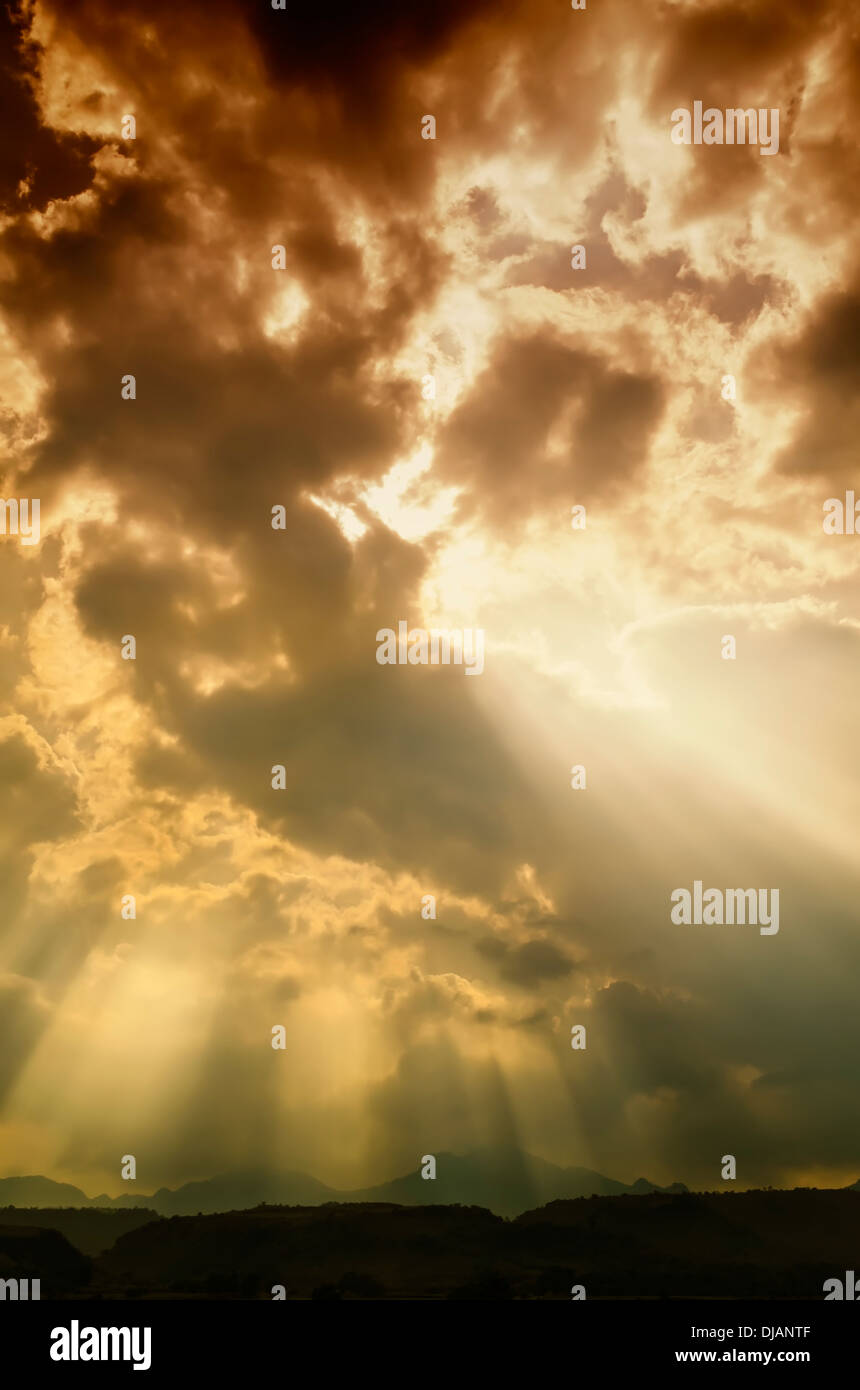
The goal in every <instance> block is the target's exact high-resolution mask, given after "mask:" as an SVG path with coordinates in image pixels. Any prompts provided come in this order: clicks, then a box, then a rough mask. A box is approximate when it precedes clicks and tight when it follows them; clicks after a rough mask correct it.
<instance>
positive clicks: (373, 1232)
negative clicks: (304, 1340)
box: [82, 1189, 860, 1299]
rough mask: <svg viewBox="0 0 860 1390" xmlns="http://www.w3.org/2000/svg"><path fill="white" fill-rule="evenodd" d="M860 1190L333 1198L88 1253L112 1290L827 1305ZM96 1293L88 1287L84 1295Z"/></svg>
mask: <svg viewBox="0 0 860 1390" xmlns="http://www.w3.org/2000/svg"><path fill="white" fill-rule="evenodd" d="M858 1250H860V1193H858V1192H855V1191H851V1190H844V1191H824V1192H821V1191H817V1190H814V1189H795V1190H794V1191H792V1192H774V1191H769V1190H768V1191H764V1192H761V1191H758V1192H742V1193H729V1192H719V1193H717V1192H711V1193H663V1192H659V1193H648V1194H642V1195H632V1194H624V1195H621V1196H608V1197H603V1196H598V1197H590V1198H580V1199H576V1200H572V1201H571V1200H567V1201H556V1202H551V1203H550V1204H549V1205H547V1206H544V1207H541V1208H538V1209H536V1210H533V1211H529V1212H525V1213H523V1214H522V1215H520V1216H518V1217H517V1218H516V1219H514V1220H506V1219H504V1218H502V1217H499V1216H497V1215H495V1214H494V1213H492V1212H490V1211H487V1210H485V1209H483V1208H481V1207H475V1206H468V1207H466V1206H456V1205H452V1206H428V1205H426V1204H421V1205H414V1206H397V1205H395V1204H392V1203H386V1202H380V1203H345V1204H340V1203H333V1204H326V1205H323V1206H316V1207H266V1206H262V1207H258V1208H256V1209H255V1210H253V1211H242V1212H229V1213H221V1214H214V1215H209V1216H195V1217H173V1218H170V1219H160V1220H157V1221H154V1222H152V1223H150V1224H149V1225H146V1226H142V1227H140V1228H138V1229H137V1230H134V1231H130V1232H129V1233H128V1234H126V1235H123V1236H121V1237H120V1238H119V1239H118V1240H117V1242H116V1244H115V1245H114V1247H113V1248H112V1249H111V1250H109V1251H106V1252H105V1253H104V1254H103V1255H101V1256H100V1257H99V1258H98V1259H96V1260H95V1261H93V1275H92V1282H91V1285H90V1286H89V1294H90V1295H91V1296H92V1295H95V1296H102V1297H132V1298H140V1297H143V1298H148V1297H162V1298H163V1297H173V1298H181V1297H190V1298H211V1297H220V1298H245V1299H248V1298H262V1299H271V1297H272V1292H271V1291H272V1288H273V1286H275V1285H283V1286H284V1288H285V1289H286V1296H287V1298H290V1299H338V1298H373V1299H381V1298H386V1299H387V1298H396V1299H440V1298H444V1299H498V1298H518V1299H542V1298H564V1299H569V1298H570V1296H571V1294H570V1290H571V1286H572V1285H573V1284H583V1285H584V1286H585V1288H586V1292H587V1296H588V1298H590V1299H595V1298H695V1297H699V1298H756V1297H759V1298H766V1299H773V1298H799V1299H808V1298H811V1299H819V1298H823V1284H824V1281H825V1279H829V1278H833V1277H834V1276H837V1277H841V1276H842V1275H843V1273H844V1271H845V1269H852V1268H855V1267H856V1266H857V1252H858ZM87 1293H88V1291H87V1289H86V1288H85V1289H83V1290H82V1296H87Z"/></svg>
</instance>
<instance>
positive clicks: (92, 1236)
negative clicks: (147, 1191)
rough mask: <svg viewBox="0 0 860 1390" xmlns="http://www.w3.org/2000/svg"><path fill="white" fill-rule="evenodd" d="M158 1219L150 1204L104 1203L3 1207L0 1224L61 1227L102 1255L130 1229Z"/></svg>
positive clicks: (82, 1246)
mask: <svg viewBox="0 0 860 1390" xmlns="http://www.w3.org/2000/svg"><path fill="white" fill-rule="evenodd" d="M156 1220H158V1212H156V1211H151V1210H147V1208H146V1207H141V1208H140V1209H139V1210H131V1211H124V1210H122V1209H120V1208H110V1209H109V1210H105V1208H104V1207H0V1226H5V1227H12V1226H30V1227H40V1228H42V1229H44V1230H51V1231H59V1232H60V1234H61V1235H63V1236H65V1238H66V1240H67V1241H69V1243H70V1244H71V1245H74V1246H75V1248H76V1249H77V1250H80V1251H81V1252H82V1253H83V1254H84V1255H100V1254H101V1252H102V1251H103V1250H109V1249H110V1247H111V1246H112V1245H113V1243H114V1241H115V1240H117V1239H118V1237H119V1236H122V1235H125V1233H126V1231H133V1230H135V1229H136V1228H137V1227H138V1226H145V1225H146V1224H147V1222H149V1221H156Z"/></svg>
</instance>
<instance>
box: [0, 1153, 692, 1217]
mask: <svg viewBox="0 0 860 1390" xmlns="http://www.w3.org/2000/svg"><path fill="white" fill-rule="evenodd" d="M436 1163H437V1176H436V1178H435V1180H433V1181H429V1180H425V1179H423V1178H422V1177H421V1174H420V1171H419V1169H418V1168H417V1167H416V1169H415V1170H414V1171H413V1172H412V1173H408V1174H406V1175H405V1176H404V1177H400V1178H395V1179H394V1180H393V1181H391V1182H385V1183H380V1184H378V1185H376V1186H372V1187H365V1188H360V1189H358V1190H355V1191H337V1190H336V1189H334V1188H331V1187H327V1186H326V1185H325V1183H321V1182H319V1181H318V1180H317V1179H316V1178H313V1177H310V1176H309V1175H308V1174H306V1173H298V1172H285V1173H273V1172H268V1171H265V1170H262V1169H256V1170H255V1169H251V1170H248V1171H246V1172H240V1173H232V1174H225V1175H223V1176H218V1177H214V1178H208V1179H204V1180H203V1181H200V1182H189V1183H185V1184H184V1185H183V1186H182V1187H179V1188H177V1189H176V1190H175V1191H172V1190H171V1189H170V1188H167V1187H162V1188H159V1189H158V1191H157V1192H155V1193H152V1194H149V1195H147V1194H145V1193H141V1192H138V1191H136V1190H135V1189H134V1188H132V1189H131V1190H130V1191H129V1192H127V1193H125V1192H124V1193H122V1194H121V1195H120V1196H119V1197H107V1196H105V1195H104V1194H103V1193H102V1194H101V1195H100V1196H98V1197H94V1198H89V1197H87V1196H86V1195H85V1194H84V1193H83V1192H81V1191H80V1189H79V1188H77V1187H71V1186H70V1185H68V1184H65V1183H52V1182H51V1180H50V1179H49V1178H43V1177H32V1178H0V1205H7V1204H8V1205H14V1206H16V1207H68V1206H74V1207H104V1208H122V1209H125V1210H130V1209H140V1208H147V1209H151V1210H152V1211H156V1212H158V1213H159V1215H161V1216H193V1215H196V1214H197V1213H198V1212H203V1213H209V1212H218V1211H236V1210H241V1209H244V1208H248V1207H254V1206H257V1205H259V1204H260V1203H261V1202H267V1203H269V1204H270V1205H273V1204H280V1205H283V1206H318V1205H320V1204H322V1203H323V1202H397V1203H400V1204H404V1205H413V1204H414V1205H425V1206H426V1205H439V1204H440V1203H459V1204H461V1205H465V1206H470V1205H479V1206H483V1207H489V1208H490V1210H492V1211H495V1212H497V1213H498V1214H499V1215H501V1216H516V1215H517V1214H518V1213H519V1212H522V1211H527V1210H528V1209H529V1208H530V1207H534V1206H538V1205H540V1204H541V1203H544V1202H550V1201H554V1200H556V1199H559V1198H569V1197H587V1196H591V1195H592V1194H601V1195H604V1196H610V1195H612V1194H621V1193H623V1192H659V1191H662V1190H664V1189H661V1188H658V1187H656V1186H655V1185H654V1184H653V1183H649V1182H648V1181H647V1180H646V1179H645V1178H637V1180H636V1182H635V1183H634V1184H633V1185H632V1186H628V1185H627V1184H626V1183H623V1182H617V1181H616V1180H615V1179H613V1178H606V1177H604V1176H603V1175H602V1174H601V1173H595V1172H593V1171H592V1170H591V1169H589V1168H561V1167H559V1166H558V1165H556V1164H554V1163H548V1162H547V1161H546V1160H545V1159H542V1158H536V1157H534V1156H533V1155H532V1154H527V1153H524V1152H522V1150H520V1149H517V1148H514V1147H499V1148H495V1147H493V1148H483V1149H476V1150H474V1151H473V1152H472V1153H469V1154H466V1155H458V1154H449V1153H439V1154H437V1155H436ZM665 1190H666V1191H675V1190H679V1191H686V1188H685V1187H684V1185H683V1183H674V1184H673V1185H672V1187H671V1188H667V1189H665Z"/></svg>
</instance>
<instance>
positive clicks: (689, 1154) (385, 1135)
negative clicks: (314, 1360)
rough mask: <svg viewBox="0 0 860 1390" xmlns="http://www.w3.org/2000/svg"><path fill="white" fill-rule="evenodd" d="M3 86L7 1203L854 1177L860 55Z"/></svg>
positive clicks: (185, 60) (767, 30)
mask: <svg viewBox="0 0 860 1390" xmlns="http://www.w3.org/2000/svg"><path fill="white" fill-rule="evenodd" d="M0 55H2V57H0V111H2V115H3V128H4V131H5V132H6V139H5V140H4V142H3V150H2V154H0V427H2V465H0V478H2V484H3V497H4V499H8V498H29V499H35V498H38V499H39V500H40V511H41V520H40V536H39V540H38V544H31V545H30V544H24V543H23V540H22V537H21V536H20V535H15V534H11V533H10V534H5V535H3V536H0V658H2V659H0V785H2V788H3V791H2V797H0V885H2V898H3V913H2V918H0V1039H2V1046H0V1175H13V1174H24V1173H44V1174H45V1175H47V1176H49V1177H52V1178H55V1179H57V1180H62V1181H71V1182H75V1183H77V1184H78V1185H79V1186H81V1187H83V1188H84V1189H85V1190H86V1191H87V1192H89V1193H90V1194H91V1195H92V1194H93V1193H95V1192H99V1191H108V1192H110V1193H118V1192H120V1191H122V1190H127V1189H128V1184H127V1183H124V1182H123V1180H122V1178H121V1176H120V1173H121V1163H122V1159H123V1156H124V1155H128V1154H132V1155H134V1156H135V1158H136V1162H137V1185H138V1186H139V1188H140V1189H141V1190H142V1191H153V1190H154V1189H155V1188H156V1187H158V1186H160V1185H167V1186H171V1187H175V1186H178V1185H179V1184H180V1183H182V1182H185V1181H189V1180H192V1179H197V1178H205V1177H208V1176H211V1175H213V1174H216V1173H222V1172H226V1171H230V1170H234V1169H239V1168H248V1167H270V1168H278V1169H280V1168H288V1169H300V1170H304V1171H307V1172H310V1173H313V1174H314V1175H315V1176H316V1177H317V1178H319V1179H321V1180H322V1181H325V1182H329V1183H331V1184H333V1185H337V1186H341V1187H348V1186H360V1185H364V1184H368V1183H371V1182H381V1181H384V1180H386V1179H388V1178H391V1177H394V1176H396V1175H399V1174H401V1173H405V1172H410V1171H414V1170H415V1169H416V1168H417V1167H418V1166H419V1165H420V1162H421V1158H422V1156H423V1155H425V1154H438V1153H443V1152H457V1153H465V1152H467V1151H469V1150H470V1149H472V1148H476V1147H479V1146H488V1145H489V1146H491V1147H492V1146H494V1145H497V1146H499V1147H501V1146H506V1145H517V1146H519V1147H520V1148H522V1149H525V1150H526V1151H528V1152H530V1153H534V1154H537V1155H539V1156H542V1157H544V1158H546V1159H548V1160H551V1161H553V1162H556V1163H560V1164H563V1165H571V1166H573V1165H582V1166H585V1167H590V1168H594V1169H597V1170H599V1171H600V1172H603V1173H605V1174H607V1175H609V1176H612V1177H616V1178H619V1179H621V1180H623V1181H627V1182H629V1181H632V1180H633V1179H635V1178H636V1177H637V1176H639V1175H640V1174H645V1175H646V1176H647V1177H649V1178H650V1179H651V1180H653V1181H655V1182H660V1183H668V1182H672V1181H683V1182H686V1183H687V1184H688V1185H690V1186H697V1187H705V1188H714V1187H719V1186H723V1185H725V1184H724V1183H723V1182H722V1179H721V1165H722V1159H723V1156H724V1155H727V1154H731V1155H734V1156H735V1158H736V1163H737V1179H736V1183H737V1186H739V1187H748V1186H755V1185H760V1184H771V1185H774V1186H793V1185H795V1184H797V1183H815V1184H819V1185H822V1186H836V1185H842V1184H845V1183H849V1182H852V1181H854V1180H856V1179H857V1178H858V1177H860V1091H858V1087H857V1074H858V1061H857V1059H858V1056H860V1011H858V1009H857V1006H856V980H857V975H858V970H860V936H858V930H857V906H856V904H857V897H858V888H860V884H858V852H857V826H858V822H860V815H859V814H858V813H860V793H858V786H859V785H860V782H858V773H860V740H858V738H857V736H856V730H855V724H856V718H857V716H856V708H857V706H856V697H855V691H856V680H857V674H858V663H860V604H858V584H857V553H858V546H860V541H858V539H857V537H856V536H854V535H851V534H846V535H839V534H829V533H828V532H826V531H825V530H824V526H823V520H822V518H823V516H824V514H825V513H824V506H825V503H826V502H827V500H828V499H829V498H832V497H838V498H844V496H845V493H846V490H847V489H851V488H853V487H854V486H855V484H856V483H858V482H860V475H858V472H857V468H856V463H855V460H856V439H857V435H858V427H860V405H858V401H860V393H858V391H857V386H858V377H860V355H858V349H860V253H858V247H857V236H856V225H857V203H858V193H857V189H858V172H860V157H858V147H857V143H856V136H855V132H856V129H857V122H858V116H860V109H858V108H860V81H858V78H860V35H859V34H858V25H857V21H856V18H855V19H853V20H852V16H851V7H850V6H848V5H846V4H845V3H844V0H834V3H829V2H828V0H803V3H800V2H799V0H750V2H749V3H710V0H700V2H698V3H687V0H674V2H673V3H666V2H665V0H663V3H655V4H647V5H646V4H634V3H632V0H587V7H586V8H585V9H583V10H573V9H572V8H571V6H570V5H568V4H566V0H527V3H517V0H502V2H501V3H495V4H489V3H485V2H484V0H472V3H468V4H465V3H461V0H436V3H434V4H432V5H426V6H415V5H403V4H402V3H400V0H377V3H374V4H372V5H371V4H364V3H356V4H349V5H336V4H328V5H325V6H321V5H312V6H306V5H294V4H291V3H290V4H288V5H287V8H286V9H285V10H284V11H276V10H274V9H273V8H272V7H271V5H270V4H269V3H264V2H263V0H254V3H251V2H250V0H207V3H205V4H204V3H202V0H184V2H183V3H182V4H181V5H177V4H175V3H173V0H171V3H167V0H147V3H146V4H143V3H138V0H133V3H127V4H124V5H122V6H116V5H113V4H110V3H108V0H62V3H59V2H58V3H53V0H44V3H43V2H42V0H40V2H39V3H35V4H30V3H24V4H13V5H12V6H11V7H7V8H5V9H4V11H3V13H2V15H1V16H0ZM696 101H701V102H702V103H703V105H704V107H705V108H707V107H709V106H712V107H714V108H718V109H720V110H725V109H728V108H749V107H753V108H762V109H767V110H769V111H772V110H776V111H778V112H779V149H778V152H776V153H774V154H771V155H763V154H762V152H761V150H760V149H759V148H758V147H757V146H756V145H754V144H747V145H743V146H741V145H728V144H701V145H696V144H687V145H684V144H678V143H675V142H674V141H673V139H672V129H673V116H672V113H673V111H675V110H677V109H679V108H684V109H692V108H693V104H694V102H696ZM128 116H133V117H134V138H132V137H131V135H130V134H129V133H128V132H129V130H130V129H131V127H130V126H129V124H128V122H127V120H126V118H127V117H128ZM428 116H432V117H433V120H434V122H435V138H425V135H427V134H428V132H429V131H430V130H431V128H432V127H431V126H430V125H429V124H428V122H427V120H426V118H427V117H428ZM574 246H581V247H583V248H584V253H585V256H584V259H585V265H584V266H580V268H574V265H573V262H574V261H575V260H577V259H580V260H581V259H582V258H581V257H577V256H575V255H574V254H573V253H572V248H573V247H574ZM277 247H281V248H283V251H282V253H278V252H276V251H275V249H274V248H277ZM276 262H278V263H279V268H276V264H275V263H276ZM281 265H282V267H283V268H280V266H281ZM127 375H131V376H133V377H134V389H135V396H134V399H124V397H123V385H122V382H123V378H124V377H126V376H127ZM431 379H432V380H431ZM125 391H126V394H127V393H128V387H127V386H126V388H125ZM434 393H435V394H434ZM858 496H860V488H858ZM273 508H274V509H277V508H283V509H284V510H283V512H282V513H280V514H279V515H280V517H281V518H282V521H283V524H282V525H281V526H278V527H276V526H273V519H274V514H273ZM572 508H584V509H585V511H584V513H574V512H572ZM577 517H579V518H580V520H584V521H585V525H584V526H579V527H577V528H575V527H574V526H573V524H572V522H573V520H575V519H576V518H577ZM7 529H10V531H11V528H7ZM400 621H405V622H406V623H407V624H408V625H409V628H410V629H413V628H421V629H425V630H428V629H443V630H458V631H465V630H472V631H474V630H477V629H480V630H481V631H482V632H483V633H484V641H485V658H484V669H483V671H482V672H481V673H480V674H474V675H467V673H466V671H465V670H464V669H463V667H462V666H456V665H443V664H438V665H424V666H422V665H409V664H407V665H382V664H380V663H379V662H377V660H376V655H377V646H378V641H377V633H378V632H379V631H381V630H383V629H386V628H392V629H395V630H396V629H397V625H398V622H400ZM128 636H133V637H134V639H135V645H136V651H135V658H134V660H127V659H124V658H123V654H122V652H123V639H124V638H126V637H128ZM727 636H730V637H733V638H734V642H735V655H734V658H731V657H728V658H727V657H726V656H725V655H724V652H725V650H726V644H725V642H724V638H725V637H727ZM276 766H281V767H283V769H284V776H283V783H284V785H283V787H282V788H281V787H278V788H275V787H273V785H272V782H273V771H272V770H273V768H275V767H276ZM574 766H579V767H582V768H584V769H585V772H586V785H585V786H584V787H582V786H580V787H577V788H574V787H573V786H572V781H574V780H576V779H574V778H573V777H572V771H571V770H572V768H573V767H574ZM695 881H701V882H702V883H703V884H704V886H705V888H708V887H715V888H719V889H721V890H723V889H727V888H735V887H743V888H750V887H755V888H761V889H767V890H773V889H778V890H779V913H780V916H779V931H778V932H777V933H773V934H768V935H765V934H762V933H761V932H760V931H759V929H758V927H757V926H756V925H753V924H750V923H747V924H744V925H731V926H729V925H717V924H706V925H693V924H689V925H687V924H677V923H674V922H672V921H671V919H670V911H671V900H670V899H671V894H672V892H673V891H674V890H675V889H677V888H680V887H684V888H686V889H688V890H690V891H692V886H693V884H694V882H695ZM128 895H131V896H133V898H134V902H135V911H136V915H135V916H134V917H133V918H132V917H129V916H128V915H126V916H123V911H122V905H123V901H124V899H125V900H126V904H127V898H128ZM427 895H433V897H434V899H435V912H436V916H435V918H433V917H430V916H427V915H424V916H422V904H423V905H424V910H425V912H426V911H428V910H429V909H427V906H426V898H427ZM126 914H128V906H127V905H126ZM579 1025H582V1026H584V1027H585V1029H586V1035H585V1036H586V1039H587V1041H586V1046H585V1047H584V1048H579V1049H574V1048H573V1047H572V1046H571V1029H572V1028H573V1027H575V1026H579ZM276 1027H282V1028H283V1029H284V1035H283V1036H284V1046H283V1048H273V1046H272V1041H273V1032H272V1030H273V1028H276Z"/></svg>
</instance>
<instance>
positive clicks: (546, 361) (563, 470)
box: [440, 334, 663, 523]
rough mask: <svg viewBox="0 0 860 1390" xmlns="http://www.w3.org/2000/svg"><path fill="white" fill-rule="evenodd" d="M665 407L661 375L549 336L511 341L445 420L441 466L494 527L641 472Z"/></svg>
mask: <svg viewBox="0 0 860 1390" xmlns="http://www.w3.org/2000/svg"><path fill="white" fill-rule="evenodd" d="M662 405H663V391H662V388H661V386H660V383H659V381H658V380H657V379H656V378H654V377H652V376H650V375H647V374H645V373H641V374H640V373H639V372H636V371H627V370H624V369H623V368H620V367H618V366H616V365H615V364H614V363H611V362H610V361H609V360H607V359H605V358H603V357H601V356H599V355H598V354H597V353H596V352H593V351H589V350H587V349H584V348H579V347H573V346H569V345H567V344H566V343H563V342H561V341H559V340H558V339H557V338H556V337H555V336H554V335H550V334H535V335H533V336H530V337H525V338H512V339H505V340H504V341H503V342H502V343H501V344H499V345H498V347H497V349H496V352H495V355H494V357H493V359H492V361H491V363H490V365H489V367H487V369H486V370H485V372H484V373H483V374H482V375H481V376H480V377H479V378H478V380H477V381H476V383H475V386H474V388H473V390H472V392H471V393H470V395H469V396H468V398H467V399H466V400H465V401H464V403H463V404H462V405H461V406H460V407H459V408H458V409H457V410H455V412H454V414H453V415H452V417H451V419H450V420H449V421H448V422H447V424H446V426H445V428H444V430H443V432H442V440H441V464H440V469H441V471H442V473H443V475H447V476H448V477H449V478H451V479H453V478H454V477H456V478H458V479H459V480H461V481H462V480H463V479H465V480H466V482H467V483H468V484H469V490H468V492H467V494H466V497H467V500H466V501H464V504H463V505H464V507H465V508H466V509H468V510H472V509H476V510H479V511H480V512H481V513H484V514H486V515H487V516H488V517H489V518H490V519H491V520H493V521H496V522H506V523H509V522H511V521H512V520H513V519H514V518H517V517H518V518H526V517H527V516H528V515H529V514H530V513H533V512H536V511H541V510H545V509H549V508H552V507H554V506H556V505H558V503H559V502H560V501H562V500H567V499H568V498H569V497H571V496H572V495H575V496H576V497H577V498H579V500H580V501H583V500H584V501H586V502H587V501H588V500H589V499H590V498H591V497H593V496H599V495H604V494H606V493H607V492H610V493H611V491H612V489H613V486H616V487H617V485H618V484H619V483H624V482H627V481H629V480H630V479H631V478H632V477H633V476H635V474H636V472H637V471H638V469H639V468H641V467H642V465H643V464H644V462H645V461H646V459H647V455H648V446H649V443H650V440H651V437H652V435H653V432H654V430H655V428H656V426H657V423H658V422H659V419H660V414H661V410H662Z"/></svg>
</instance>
